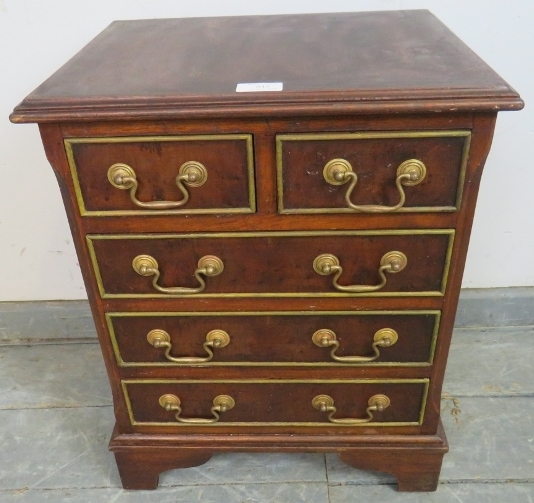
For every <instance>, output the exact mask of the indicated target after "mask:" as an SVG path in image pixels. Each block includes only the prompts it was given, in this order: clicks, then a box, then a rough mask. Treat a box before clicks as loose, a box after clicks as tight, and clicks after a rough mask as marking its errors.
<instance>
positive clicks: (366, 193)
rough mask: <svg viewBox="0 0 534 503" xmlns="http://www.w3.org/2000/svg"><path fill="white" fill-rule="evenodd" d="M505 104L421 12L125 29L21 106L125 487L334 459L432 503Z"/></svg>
mask: <svg viewBox="0 0 534 503" xmlns="http://www.w3.org/2000/svg"><path fill="white" fill-rule="evenodd" d="M243 83H245V84H246V85H245V86H239V87H237V86H238V84H243ZM241 87H245V88H247V87H248V88H250V89H252V90H253V92H244V93H241V92H236V89H241ZM280 88H283V89H281V90H280ZM269 89H278V90H277V91H276V90H273V91H270V90H269ZM521 107H522V101H521V100H520V98H519V96H518V95H517V93H516V92H515V91H514V90H513V89H511V88H510V87H509V86H508V85H507V84H506V83H505V82H504V81H502V80H501V79H500V77H498V76H497V75H496V74H495V73H494V72H493V71H492V70H491V69H489V68H488V67H487V66H486V65H485V64H484V63H483V62H482V61H480V60H479V59H478V58H477V57H476V56H475V55H474V54H473V53H472V52H471V51H470V50H469V49H468V48H466V47H465V46H464V45H463V44H462V43H461V42H460V41H459V40H458V39H457V38H456V37H455V36H454V35H453V34H451V33H450V32H449V31H448V30H447V29H446V28H445V27H444V26H443V25H442V24H441V23H440V22H439V21H437V20H436V19H435V18H434V17H433V16H432V15H431V14H429V13H428V12H426V11H404V12H403V11H401V12H382V13H362V14H321V15H301V16H262V17H253V18H219V19H183V20H158V21H128V22H116V23H113V24H112V25H111V26H110V27H108V28H107V29H106V30H105V31H104V32H103V33H102V34H101V35H100V36H99V37H97V38H96V39H95V40H94V41H93V42H91V43H90V44H89V45H88V46H87V47H86V48H84V49H83V50H82V51H81V52H80V53H78V54H77V55H76V56H75V57H74V58H73V59H72V60H71V61H70V62H69V63H67V64H66V65H65V66H64V67H63V68H61V69H60V70H59V71H58V72H57V73H56V74H55V75H54V76H52V77H51V78H50V79H49V80H47V81H46V82H45V83H44V84H43V85H42V86H40V87H39V88H38V89H37V90H36V91H34V92H33V93H32V94H31V95H30V96H29V97H28V98H26V100H24V101H23V102H22V103H21V104H20V105H19V106H18V107H17V108H16V109H15V111H14V112H13V114H12V116H11V120H12V121H14V122H37V123H39V127H40V130H41V133H42V138H43V142H44V146H45V149H46V152H47V156H48V159H49V161H50V163H51V164H52V166H53V168H54V170H55V172H56V174H57V177H58V181H59V184H60V187H61V191H62V195H63V198H64V202H65V207H66V210H67V214H68V217H69V222H70V225H71V228H72V232H73V236H74V240H75V243H76V247H77V251H78V254H79V258H80V265H81V268H82V272H83V275H84V279H85V282H86V287H87V293H88V296H89V299H90V301H91V306H92V309H93V314H94V318H95V323H96V326H97V330H98V334H99V338H100V343H101V346H102V351H103V354H104V359H105V362H106V366H107V370H108V373H109V378H110V382H111V387H112V392H113V399H114V404H115V416H116V427H115V431H114V432H113V435H112V439H111V443H110V449H111V450H112V451H113V452H114V453H115V456H116V460H117V464H118V467H119V471H120V474H121V477H122V481H123V484H124V487H126V488H155V487H156V486H157V483H158V476H159V473H161V472H162V471H165V470H169V469H173V468H179V467H187V466H193V465H197V464H201V463H203V462H205V461H207V460H208V459H209V458H210V457H211V455H212V454H213V453H215V452H220V451H322V452H326V451H334V452H338V453H339V455H340V456H341V458H342V459H343V460H344V461H345V462H347V463H349V464H351V465H353V466H356V467H361V468H368V469H374V470H382V471H386V472H389V473H392V474H394V475H395V476H396V477H397V480H398V484H399V489H401V490H433V489H435V488H436V484H437V482H438V477H439V471H440V467H441V461H442V457H443V455H444V453H445V452H446V451H447V442H446V439H445V434H444V432H443V429H442V427H441V423H440V418H439V408H440V393H441V385H442V380H443V375H444V370H445V364H446V359H447V352H448V347H449V343H450V339H451V332H452V327H453V322H454V316H455V310H456V304H457V300H458V294H459V291H460V285H461V278H462V273H463V266H464V262H465V257H466V253H467V246H468V239H469V234H470V229H471V223H472V219H473V214H474V209H475V202H476V195H477V191H478V185H479V181H480V176H481V173H482V168H483V165H484V161H485V158H486V156H487V154H488V151H489V148H490V144H491V138H492V133H493V127H494V123H495V119H496V114H497V111H499V110H513V109H520V108H521Z"/></svg>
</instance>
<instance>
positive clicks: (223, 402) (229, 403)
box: [159, 395, 235, 424]
mask: <svg viewBox="0 0 534 503" xmlns="http://www.w3.org/2000/svg"><path fill="white" fill-rule="evenodd" d="M159 404H160V405H161V406H162V407H163V408H164V409H165V410H166V411H173V412H176V414H175V415H174V417H175V419H176V421H178V422H179V423H186V424H211V423H216V422H218V421H219V419H220V414H222V413H223V412H226V411H227V410H230V409H233V408H234V406H235V401H234V399H233V398H232V397H231V396H228V395H218V396H216V397H215V398H214V399H213V407H212V408H211V413H212V414H213V417H210V418H203V417H181V416H180V414H181V413H182V407H181V405H182V404H181V402H180V399H179V398H178V397H177V396H176V395H162V396H160V398H159Z"/></svg>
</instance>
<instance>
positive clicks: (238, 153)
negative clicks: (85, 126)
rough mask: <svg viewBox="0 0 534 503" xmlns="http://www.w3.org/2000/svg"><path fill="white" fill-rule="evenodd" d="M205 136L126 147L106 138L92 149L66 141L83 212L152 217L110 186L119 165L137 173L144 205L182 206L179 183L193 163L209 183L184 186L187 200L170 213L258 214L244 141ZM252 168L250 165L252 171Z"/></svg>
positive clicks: (135, 140) (133, 143)
mask: <svg viewBox="0 0 534 503" xmlns="http://www.w3.org/2000/svg"><path fill="white" fill-rule="evenodd" d="M202 136H204V137H205V138H202V137H197V136H195V137H190V136H181V137H174V138H175V140H174V141H173V137H165V139H162V140H158V139H149V138H143V137H142V136H139V137H137V138H132V137H130V138H128V141H126V140H125V139H122V140H121V138H114V139H109V140H107V142H106V139H105V138H104V139H100V140H99V141H98V142H96V141H95V142H94V143H92V142H89V143H88V142H87V139H83V140H82V141H83V143H77V141H76V139H74V140H67V141H68V144H69V148H71V149H72V154H73V166H72V168H73V169H74V170H75V173H76V176H77V178H78V181H79V185H80V189H81V195H82V198H83V201H84V206H85V209H86V210H87V211H89V212H108V211H127V212H128V213H131V212H136V211H143V213H150V212H154V210H148V211H147V210H146V209H145V210H143V208H139V207H138V206H136V205H135V204H134V203H133V202H132V201H131V199H130V193H129V190H121V189H118V188H116V187H114V186H113V185H112V184H111V183H110V182H109V180H108V175H107V173H108V169H109V168H110V166H112V165H114V164H117V163H121V164H127V165H128V166H130V167H131V168H132V169H133V170H134V172H135V175H136V178H137V181H138V183H139V187H138V189H137V191H136V197H137V198H138V199H139V200H140V201H142V202H148V203H151V202H153V201H171V202H172V201H180V200H181V199H183V194H182V193H181V192H180V190H179V189H178V187H177V184H176V181H175V179H176V177H177V176H178V171H179V169H180V166H182V164H184V163H186V162H189V161H195V162H199V163H201V164H202V165H203V166H204V167H205V168H206V170H207V173H208V176H207V180H206V182H205V183H204V185H202V186H200V187H189V186H186V188H187V192H188V193H189V200H188V201H187V203H186V204H185V205H184V206H183V207H180V208H178V209H175V210H172V212H173V213H180V212H182V213H183V212H188V211H191V210H212V211H213V212H217V213H224V210H225V209H241V210H245V211H246V210H248V211H250V212H252V211H254V210H253V209H251V206H252V207H254V201H251V200H250V199H249V191H250V190H251V191H252V193H254V192H255V191H254V186H252V187H249V158H248V152H247V143H246V140H245V139H236V138H232V137H231V136H230V137H224V136H223V137H221V136H215V135H212V136H211V138H212V139H210V136H209V135H202ZM102 140H104V141H102ZM250 141H252V139H251V140H250ZM253 163H254V161H253V159H250V164H251V165H252V166H251V167H252V168H253ZM252 182H253V177H252ZM216 210H218V211H216ZM159 211H160V212H161V210H159ZM168 211H169V210H167V212H168ZM156 212H157V211H156ZM104 215H105V214H104Z"/></svg>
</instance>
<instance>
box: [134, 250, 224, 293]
mask: <svg viewBox="0 0 534 503" xmlns="http://www.w3.org/2000/svg"><path fill="white" fill-rule="evenodd" d="M132 267H133V269H134V271H135V272H136V273H137V274H139V275H140V276H154V278H153V279H152V286H153V287H154V288H155V289H156V290H158V292H162V293H169V294H180V295H187V294H191V293H200V292H203V291H204V288H206V282H205V281H204V279H203V278H202V276H207V277H213V276H218V275H219V274H221V273H222V272H223V270H224V264H223V261H222V260H221V259H220V258H218V257H215V256H214V255H205V256H204V257H202V258H201V259H200V260H199V261H198V266H197V268H196V269H195V278H196V279H197V280H198V282H199V283H200V286H197V287H196V288H189V287H185V286H170V287H164V286H160V285H158V280H159V277H160V272H159V266H158V263H157V262H156V259H155V258H154V257H151V256H150V255H138V256H137V257H135V258H134V259H133V262H132Z"/></svg>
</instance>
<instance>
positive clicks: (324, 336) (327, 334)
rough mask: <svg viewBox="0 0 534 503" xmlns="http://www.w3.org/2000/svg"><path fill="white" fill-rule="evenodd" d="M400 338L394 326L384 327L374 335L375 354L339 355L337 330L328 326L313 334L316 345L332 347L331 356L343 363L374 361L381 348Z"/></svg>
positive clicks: (391, 344) (373, 347) (373, 346)
mask: <svg viewBox="0 0 534 503" xmlns="http://www.w3.org/2000/svg"><path fill="white" fill-rule="evenodd" d="M398 338H399V335H398V334H397V332H395V330H393V329H392V328H382V329H381V330H378V332H376V333H375V335H374V336H373V344H372V346H371V347H372V349H373V352H374V355H373V356H338V355H336V351H337V350H338V348H339V341H337V339H336V334H335V332H333V331H332V330H329V329H327V328H322V329H320V330H317V332H315V333H314V334H313V335H312V341H313V343H314V344H315V345H316V346H319V347H320V348H329V347H331V348H332V350H331V351H330V356H331V357H332V360H335V361H336V362H341V363H365V362H372V361H374V360H376V359H377V358H378V357H379V356H380V349H379V348H388V347H390V346H393V344H395V343H396V342H397V340H398Z"/></svg>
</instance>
